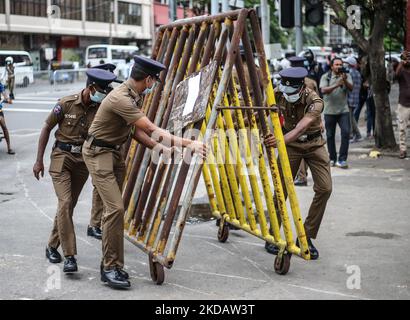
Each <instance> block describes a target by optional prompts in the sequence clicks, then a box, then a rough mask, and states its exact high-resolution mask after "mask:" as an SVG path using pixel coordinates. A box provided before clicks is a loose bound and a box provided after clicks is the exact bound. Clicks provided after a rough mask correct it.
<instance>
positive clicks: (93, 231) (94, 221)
mask: <svg viewBox="0 0 410 320" xmlns="http://www.w3.org/2000/svg"><path fill="white" fill-rule="evenodd" d="M92 68H94V69H102V70H107V71H110V72H112V73H114V70H115V69H116V66H115V64H112V63H104V64H99V65H96V66H94V67H92ZM113 82H117V83H122V82H123V81H121V80H118V79H114V80H113ZM87 86H88V83H87ZM103 210H104V207H103V202H102V200H101V197H100V196H99V194H98V192H97V189H96V188H95V187H94V189H93V199H92V206H91V220H90V224H89V225H88V227H87V236H89V237H93V238H96V239H99V240H101V239H102V232H101V218H102V212H103Z"/></svg>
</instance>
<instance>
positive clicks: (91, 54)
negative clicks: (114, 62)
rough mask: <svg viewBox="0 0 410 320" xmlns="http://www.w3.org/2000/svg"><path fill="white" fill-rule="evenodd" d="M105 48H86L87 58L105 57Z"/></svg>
mask: <svg viewBox="0 0 410 320" xmlns="http://www.w3.org/2000/svg"><path fill="white" fill-rule="evenodd" d="M106 58H107V48H90V49H88V59H106Z"/></svg>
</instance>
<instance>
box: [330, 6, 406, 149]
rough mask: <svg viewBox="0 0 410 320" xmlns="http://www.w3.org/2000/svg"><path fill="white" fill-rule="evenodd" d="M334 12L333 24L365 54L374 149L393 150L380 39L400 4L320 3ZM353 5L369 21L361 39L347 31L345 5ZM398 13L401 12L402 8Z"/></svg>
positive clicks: (392, 135) (351, 31) (359, 33)
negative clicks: (373, 108) (371, 99)
mask: <svg viewBox="0 0 410 320" xmlns="http://www.w3.org/2000/svg"><path fill="white" fill-rule="evenodd" d="M324 1H325V2H327V3H328V4H329V6H330V7H331V8H332V9H333V11H334V12H335V14H336V16H337V18H336V19H334V21H333V23H336V24H339V25H341V26H343V27H344V28H345V29H346V30H347V31H348V32H349V33H350V34H351V35H352V37H353V39H354V41H355V42H356V44H357V45H358V46H359V48H360V49H361V50H362V51H363V52H365V53H367V54H368V63H369V67H370V81H371V82H370V83H371V86H372V89H373V94H374V102H375V105H376V128H375V142H376V147H378V148H395V147H396V140H395V137H394V132H393V125H392V116H391V110H390V103H389V97H388V93H387V81H386V68H385V62H384V56H385V50H384V37H385V35H386V34H387V28H386V26H387V23H388V21H389V17H390V16H391V14H392V12H393V8H396V7H397V5H399V6H400V5H403V3H404V1H403V0H365V1H351V0H350V1H337V0H324ZM346 2H348V4H349V5H350V4H357V5H359V6H360V7H361V9H362V10H363V11H364V12H365V13H366V14H367V15H368V17H369V31H368V34H367V35H365V33H364V32H362V31H361V30H359V29H354V28H352V27H351V26H350V27H349V25H348V22H349V17H348V14H347V5H346ZM401 8H403V9H402V10H404V7H403V6H402V7H401Z"/></svg>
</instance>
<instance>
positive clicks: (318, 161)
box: [278, 137, 332, 239]
mask: <svg viewBox="0 0 410 320" xmlns="http://www.w3.org/2000/svg"><path fill="white" fill-rule="evenodd" d="M325 143H326V142H325V140H324V139H323V138H322V137H320V138H318V139H314V140H313V141H308V142H304V143H299V142H294V143H291V144H290V145H287V146H286V149H287V152H288V157H289V163H290V168H291V171H292V177H293V179H294V178H295V176H296V174H297V173H298V170H299V167H300V164H301V161H302V160H304V161H305V163H306V164H307V165H308V166H309V168H310V171H311V173H312V179H313V183H314V184H313V191H314V192H315V195H314V197H313V201H312V203H311V205H310V208H309V213H308V216H307V218H306V220H305V223H304V226H305V231H306V236H307V237H308V238H312V239H315V238H316V236H317V234H318V231H319V227H320V224H321V222H322V218H323V215H324V213H325V210H326V204H327V201H328V199H329V197H330V195H331V193H332V177H331V173H330V160H329V155H328V153H327V150H326V148H325V146H324V145H325ZM280 175H281V179H282V185H283V187H284V192H285V198H287V191H286V188H285V182H284V179H283V174H282V171H281V170H280ZM278 219H279V216H278ZM279 221H280V219H279Z"/></svg>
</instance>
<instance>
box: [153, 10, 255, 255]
mask: <svg viewBox="0 0 410 320" xmlns="http://www.w3.org/2000/svg"><path fill="white" fill-rule="evenodd" d="M247 16H248V10H247V9H242V10H240V13H239V16H238V21H237V28H236V29H235V31H234V35H233V37H232V41H231V44H230V47H229V51H228V55H227V60H226V61H225V64H224V71H223V74H222V77H221V81H220V83H219V86H218V91H217V95H216V97H215V100H214V103H213V108H212V112H211V115H210V120H209V122H208V125H207V129H211V128H213V127H214V125H215V121H216V118H217V115H218V111H217V110H216V107H217V106H218V105H220V104H221V102H222V99H223V97H224V94H225V92H226V88H227V85H228V83H229V81H230V76H231V72H232V67H233V64H234V61H235V56H236V54H237V51H238V48H239V41H240V38H241V35H242V33H243V31H244V26H245V22H246V18H247ZM222 44H223V49H225V43H222ZM223 49H222V52H221V57H222V55H223V51H224V50H223ZM219 65H220V63H218V66H219ZM218 70H219V68H218ZM218 70H217V71H216V72H215V77H216V75H217V72H218ZM214 79H215V78H214ZM198 127H200V124H199V126H198ZM209 135H210V134H209V132H208V131H207V132H205V136H204V141H205V142H207V141H208V140H209V138H210V137H209ZM186 154H188V151H187V150H185V151H184V159H185V155H186ZM202 165H203V163H202V162H201V163H199V162H198V161H196V162H195V163H194V168H193V170H192V174H191V176H190V178H189V183H188V185H187V189H186V194H185V198H184V201H183V203H182V206H181V210H180V212H179V215H178V219H177V222H176V229H175V233H174V236H173V239H172V243H171V248H172V249H173V252H176V250H177V248H178V246H179V243H180V241H181V237H182V230H183V228H184V225H185V221H186V218H187V214H188V211H189V208H190V206H191V202H192V198H193V196H194V190H195V187H196V185H197V184H198V180H199V177H200V175H201V170H202ZM189 167H190V164H186V163H185V162H183V163H182V166H181V170H180V173H179V175H178V179H177V183H176V187H175V189H174V192H173V195H174V196H175V198H174V196H173V197H172V199H173V201H172V204H173V205H172V206H170V209H171V210H172V211H174V210H175V211H176V209H177V205H178V202H179V199H180V197H181V193H182V188H183V186H184V185H185V180H186V176H187V174H188V170H189ZM179 184H182V186H180V185H179ZM172 211H171V212H172ZM167 218H168V217H167ZM168 235H169V231H168V232H164V230H163V233H162V234H161V242H163V243H164V242H165V243H166V241H167V240H168V239H167V238H168ZM164 247H165V246H164ZM171 257H172V252H171Z"/></svg>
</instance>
